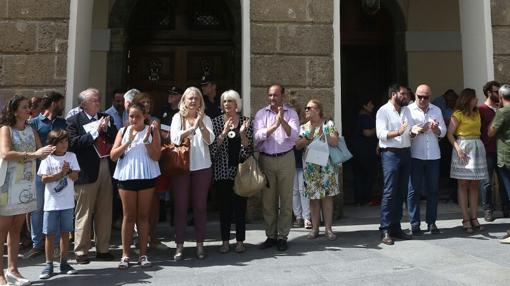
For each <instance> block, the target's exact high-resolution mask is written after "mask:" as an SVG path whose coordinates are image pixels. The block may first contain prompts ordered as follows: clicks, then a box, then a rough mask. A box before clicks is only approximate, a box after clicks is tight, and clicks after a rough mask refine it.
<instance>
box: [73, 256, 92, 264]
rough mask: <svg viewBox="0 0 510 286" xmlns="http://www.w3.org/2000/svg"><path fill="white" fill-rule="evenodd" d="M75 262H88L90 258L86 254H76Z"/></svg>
mask: <svg viewBox="0 0 510 286" xmlns="http://www.w3.org/2000/svg"><path fill="white" fill-rule="evenodd" d="M76 263H78V264H89V263H90V259H89V256H88V255H87V254H85V255H76Z"/></svg>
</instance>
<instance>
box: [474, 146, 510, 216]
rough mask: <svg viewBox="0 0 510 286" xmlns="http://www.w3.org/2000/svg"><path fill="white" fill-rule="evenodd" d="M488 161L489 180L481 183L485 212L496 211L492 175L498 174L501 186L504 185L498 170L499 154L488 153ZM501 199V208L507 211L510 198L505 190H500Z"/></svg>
mask: <svg viewBox="0 0 510 286" xmlns="http://www.w3.org/2000/svg"><path fill="white" fill-rule="evenodd" d="M485 158H486V160H487V172H488V173H489V177H488V178H487V179H483V180H482V181H481V182H480V188H481V193H482V207H483V210H494V205H493V204H492V175H493V173H494V172H496V175H497V177H498V180H499V182H500V184H499V185H500V186H501V185H503V183H502V181H501V174H500V172H499V168H497V166H496V165H497V160H498V157H497V154H496V153H492V152H491V153H487V154H486V156H485ZM499 190H500V192H499V194H500V197H501V206H502V207H503V209H506V208H507V206H508V196H507V193H506V192H505V191H504V190H503V188H499Z"/></svg>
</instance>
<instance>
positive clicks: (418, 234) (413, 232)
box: [411, 228, 423, 236]
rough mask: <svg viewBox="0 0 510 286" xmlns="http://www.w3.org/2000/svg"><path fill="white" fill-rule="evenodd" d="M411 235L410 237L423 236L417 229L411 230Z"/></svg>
mask: <svg viewBox="0 0 510 286" xmlns="http://www.w3.org/2000/svg"><path fill="white" fill-rule="evenodd" d="M411 235H412V236H422V235H423V231H422V230H421V229H419V228H415V229H412V230H411Z"/></svg>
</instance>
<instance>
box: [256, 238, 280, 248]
mask: <svg viewBox="0 0 510 286" xmlns="http://www.w3.org/2000/svg"><path fill="white" fill-rule="evenodd" d="M275 245H276V239H274V238H269V237H268V238H267V239H266V241H264V242H262V243H261V244H260V245H259V248H260V249H268V248H271V247H273V246H275Z"/></svg>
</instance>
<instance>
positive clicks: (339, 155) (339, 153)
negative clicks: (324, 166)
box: [329, 136, 352, 165]
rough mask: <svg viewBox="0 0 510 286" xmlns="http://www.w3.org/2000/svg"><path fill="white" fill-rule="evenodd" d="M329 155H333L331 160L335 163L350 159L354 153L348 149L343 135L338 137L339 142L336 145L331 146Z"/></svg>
mask: <svg viewBox="0 0 510 286" xmlns="http://www.w3.org/2000/svg"><path fill="white" fill-rule="evenodd" d="M329 156H330V157H331V162H333V164H335V165H338V164H340V163H343V162H345V161H348V160H349V159H351V158H352V154H351V152H350V151H349V149H347V144H345V139H344V137H343V136H339V137H338V143H337V144H336V146H329Z"/></svg>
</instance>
